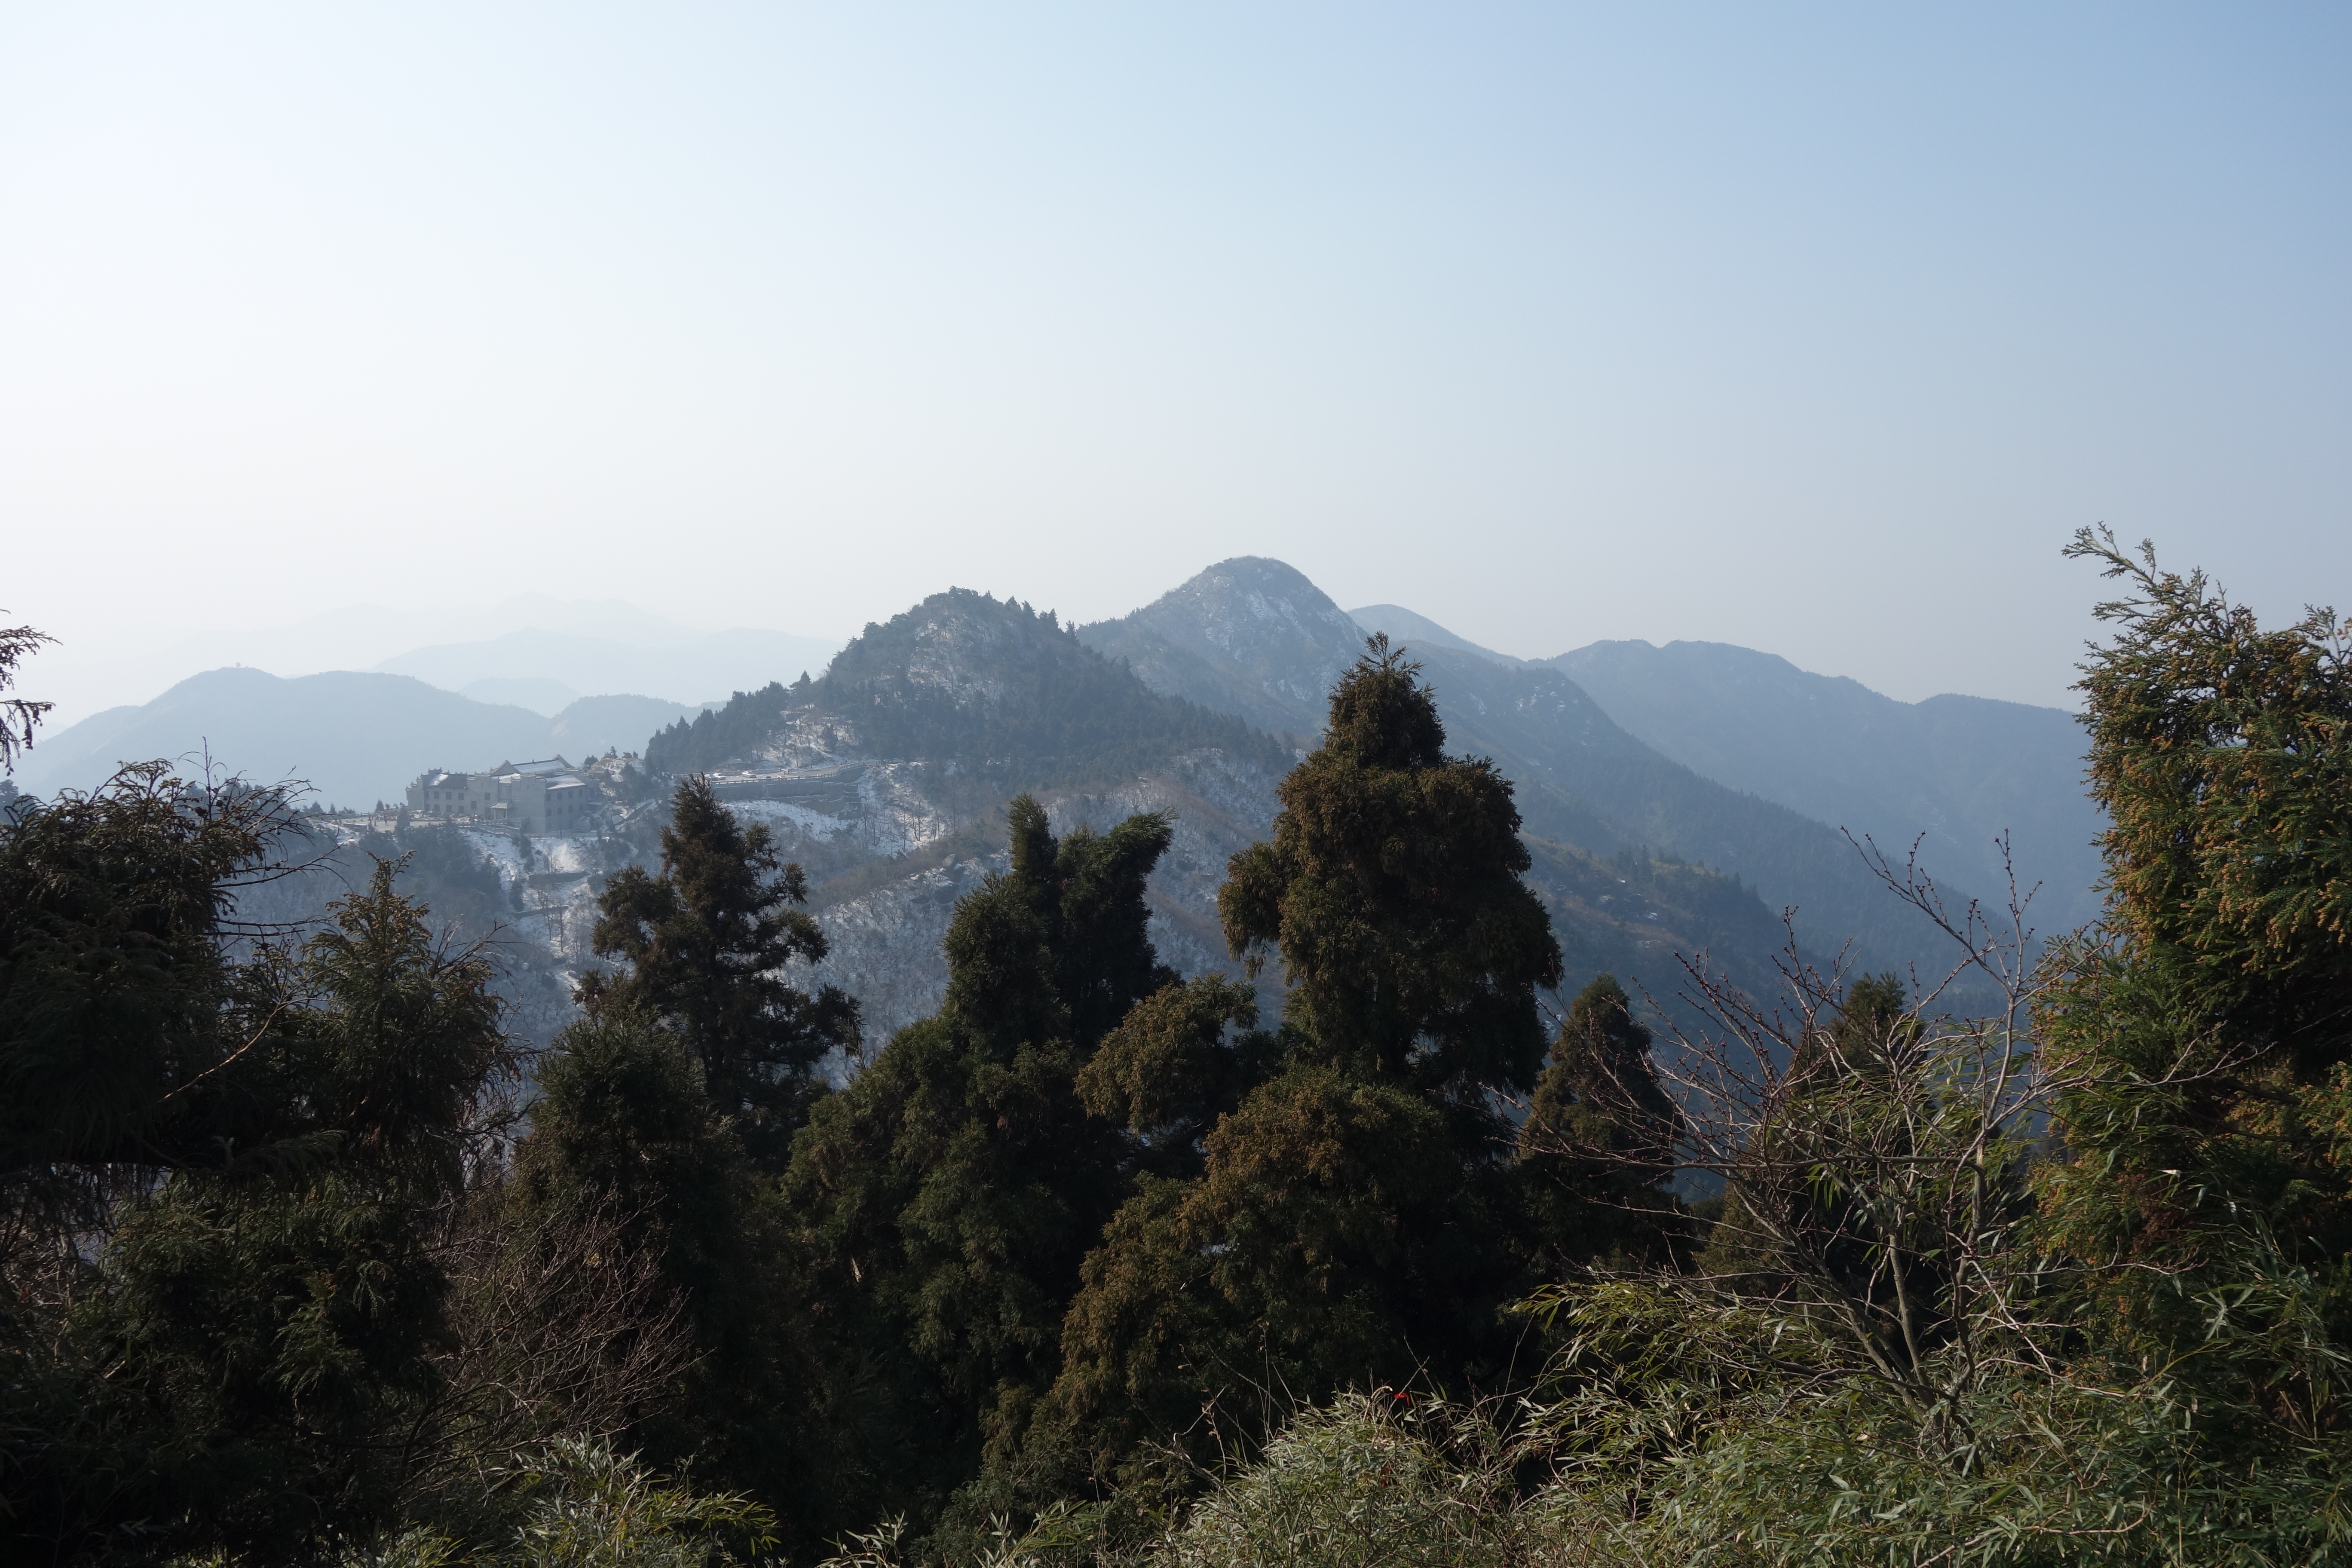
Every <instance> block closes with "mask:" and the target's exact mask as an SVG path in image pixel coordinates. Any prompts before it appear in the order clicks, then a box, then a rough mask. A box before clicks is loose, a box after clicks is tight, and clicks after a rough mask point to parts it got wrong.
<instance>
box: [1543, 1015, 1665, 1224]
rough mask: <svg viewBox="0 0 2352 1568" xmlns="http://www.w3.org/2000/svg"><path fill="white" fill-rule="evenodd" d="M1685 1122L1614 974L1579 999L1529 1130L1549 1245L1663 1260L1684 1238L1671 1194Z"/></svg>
mask: <svg viewBox="0 0 2352 1568" xmlns="http://www.w3.org/2000/svg"><path fill="white" fill-rule="evenodd" d="M1680 1125H1681V1116H1680V1113H1679V1112H1678V1111H1677V1110H1676V1109H1675V1102H1674V1098H1673V1097H1672V1096H1671V1095H1669V1094H1668V1093H1666V1091H1665V1089H1664V1086H1662V1085H1661V1084H1660V1083H1659V1082H1658V1077H1657V1072H1656V1069H1655V1068H1653V1067H1652V1066H1651V1063H1650V1031H1649V1030H1648V1029H1646V1028H1644V1027H1643V1026H1642V1025H1641V1024H1640V1023H1638V1022H1636V1021H1635V1019H1634V1017H1633V999H1632V998H1631V997H1629V996H1627V995H1626V994H1625V988H1624V987H1623V986H1622V985H1621V984H1618V983H1617V977H1616V976H1615V975H1613V974H1602V975H1600V976H1597V977H1596V978H1595V979H1594V980H1593V981H1592V983H1591V984H1589V985H1587V986H1585V988H1584V989H1583V990H1582V991H1580V992H1578V993H1577V995H1576V1000H1575V1001H1574V1002H1572V1003H1570V1005H1569V1009H1568V1016H1566V1017H1564V1018H1562V1019H1561V1020H1560V1025H1559V1034H1558V1035H1556V1036H1555V1037H1553V1039H1552V1045H1551V1057H1550V1059H1549V1061H1548V1062H1547V1063H1546V1064H1545V1067H1544V1070H1543V1076H1542V1077H1540V1078H1538V1079H1537V1080H1536V1089H1535V1094H1534V1096H1533V1098H1531V1099H1530V1100H1528V1115H1527V1120H1526V1121H1523V1122H1522V1123H1520V1126H1519V1137H1518V1142H1519V1150H1520V1159H1521V1167H1522V1175H1523V1177H1524V1178H1525V1180H1526V1181H1527V1183H1528V1189H1529V1190H1528V1202H1529V1204H1530V1205H1531V1207H1532V1209H1533V1211H1534V1214H1535V1215H1536V1216H1537V1231H1538V1235H1539V1236H1540V1237H1542V1245H1546V1246H1549V1247H1552V1248H1555V1249H1558V1251H1559V1252H1560V1253H1562V1254H1565V1255H1569V1256H1581V1257H1590V1256H1591V1255H1592V1254H1593V1253H1595V1252H1601V1251H1617V1252H1621V1253H1622V1254H1624V1255H1626V1256H1627V1257H1629V1258H1642V1259H1644V1260H1654V1259H1657V1258H1660V1257H1661V1256H1662V1255H1664V1253H1665V1252H1667V1251H1668V1250H1669V1249H1670V1248H1671V1247H1672V1245H1673V1244H1674V1243H1675V1241H1676V1240H1678V1239H1679V1238H1680V1237H1681V1234H1682V1230H1683V1225H1682V1216H1681V1214H1680V1211H1679V1209H1678V1207H1677V1205H1676V1204H1675V1199H1674V1198H1673V1196H1672V1195H1671V1194H1668V1193H1667V1192H1666V1190H1665V1184H1666V1183H1667V1181H1668V1180H1670V1179H1671V1178H1672V1177H1673V1175H1674V1172H1675V1146H1674V1145H1675V1133H1676V1131H1678V1130H1679V1128H1680Z"/></svg>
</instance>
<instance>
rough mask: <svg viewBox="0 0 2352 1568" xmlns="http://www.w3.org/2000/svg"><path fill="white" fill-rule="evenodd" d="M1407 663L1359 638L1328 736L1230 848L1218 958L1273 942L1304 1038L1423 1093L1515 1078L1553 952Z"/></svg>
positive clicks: (1534, 1057) (1479, 776)
mask: <svg viewBox="0 0 2352 1568" xmlns="http://www.w3.org/2000/svg"><path fill="white" fill-rule="evenodd" d="M1414 668H1415V667H1414V666H1412V665H1411V664H1408V663H1406V662H1404V660H1403V659H1402V657H1401V656H1400V655H1398V654H1397V653H1395V652H1393V651H1392V650H1391V649H1390V648H1389V647H1388V646H1387V643H1386V640H1385V639H1375V642H1374V651H1373V652H1372V653H1371V654H1370V655H1369V656H1367V657H1366V658H1364V659H1362V660H1360V661H1359V662H1358V664H1357V666H1356V668H1354V669H1353V670H1352V671H1350V672H1349V675H1348V677H1347V678H1346V679H1343V680H1341V681H1340V683H1339V687H1338V688H1337V689H1335V690H1334V691H1333V693H1332V697H1331V721H1330V725H1329V728H1328V732H1327V733H1328V739H1327V740H1326V742H1325V743H1324V745H1323V746H1322V748H1321V749H1319V750H1318V751H1317V752H1315V753H1314V754H1313V755H1311V756H1309V757H1308V758H1307V760H1306V761H1305V762H1303V763H1300V764H1299V765H1298V766H1297V768H1296V769H1295V770H1293V771H1292V773H1290V775H1289V776H1288V777H1287V778H1286V779H1284V780H1283V783H1282V786H1281V799H1282V812H1281V814H1280V815H1279V816H1276V819H1275V826H1274V838H1273V840H1272V842H1271V843H1266V844H1258V845H1253V846H1252V847H1249V848H1248V849H1245V850H1244V851H1243V852H1242V853H1241V854H1239V855H1236V856H1235V857H1234V864H1233V868H1232V870H1231V872H1230V874H1229V878H1228V879H1227V881H1226V883H1225V886H1224V887H1223V889H1221V890H1220V891H1219V893H1218V895H1217V908H1218V911H1219V913H1220V914H1221V915H1222V916H1223V921H1224V926H1225V934H1226V938H1227V940H1228V941H1229V942H1231V943H1232V945H1233V948H1234V952H1249V951H1252V950H1256V949H1263V948H1276V949H1278V950H1279V951H1280V952H1281V955H1282V962H1283V972H1284V975H1285V977H1286V979H1287V981H1288V982H1289V984H1290V986H1291V992H1290V1000H1289V1002H1288V1005H1287V1013H1286V1016H1287V1018H1288V1021H1289V1022H1290V1023H1291V1025H1292V1026H1294V1027H1295V1028H1296V1030H1297V1033H1298V1035H1299V1036H1300V1037H1302V1038H1303V1039H1304V1040H1306V1041H1307V1042H1311V1044H1309V1045H1308V1046H1307V1047H1306V1048H1308V1049H1311V1050H1313V1051H1315V1052H1317V1053H1319V1054H1321V1055H1322V1056H1324V1057H1325V1058H1326V1059H1328V1060H1330V1061H1332V1062H1333V1063H1335V1064H1337V1065H1339V1066H1341V1067H1343V1068H1346V1069H1347V1070H1349V1071H1350V1072H1352V1073H1356V1074H1359V1075H1362V1076H1367V1077H1373V1078H1381V1079H1392V1080H1396V1081H1399V1082H1402V1083H1410V1084H1412V1085H1414V1086H1417V1087H1422V1088H1429V1089H1458V1090H1459V1091H1460V1092H1461V1093H1463V1094H1464V1095H1465V1096H1475V1094H1476V1093H1477V1092H1478V1091H1479V1090H1480V1089H1482V1088H1484V1087H1486V1086H1489V1085H1491V1086H1494V1087H1497V1088H1507V1089H1520V1090H1524V1089H1527V1088H1528V1086H1529V1085H1530V1084H1531V1083H1532V1081H1533V1080H1534V1078H1535V1074H1536V1070H1537V1068H1538V1064H1539V1062H1540V1061H1541V1059H1542V1054H1543V1031H1542V1026H1541V1024H1540V1023H1539V1022H1538V1018H1537V1016H1536V1005H1535V989H1536V987H1538V986H1549V985H1556V984H1559V946H1558V944H1557V943H1555V942H1553V941H1552V936H1551V930H1550V924H1549V921H1548V920H1547V919H1546V917H1545V914H1544V910H1543V907H1542V905H1541V904H1540V903H1538V901H1537V900H1536V898H1535V896H1534V895H1533V894H1532V893H1530V892H1529V891H1528V889H1527V888H1526V886H1525V885H1524V884H1523V883H1522V882H1521V881H1520V874H1521V873H1523V872H1524V871H1526V870H1527V868H1528V865H1529V859H1528V851H1527V847H1526V846H1524V845H1523V844H1521V843H1520V842H1519V837H1518V829H1519V816H1518V811H1517V808H1516V807H1515V806H1514V805H1512V802H1511V785H1510V784H1509V783H1508V782H1507V780H1505V779H1504V778H1503V777H1502V775H1501V774H1500V773H1496V771H1495V768H1494V766H1493V764H1492V763H1486V762H1485V761H1482V760H1475V759H1474V760H1465V761H1455V760H1452V759H1449V758H1447V757H1446V756H1444V752H1443V746H1444V729H1443V728H1442V727H1441V726H1440V725H1439V723H1438V721H1437V712H1436V707H1435V705H1434V703H1433V702H1432V701H1431V700H1430V698H1429V695H1428V692H1427V689H1425V688H1423V687H1422V686H1420V685H1419V683H1417V682H1416V681H1415V680H1414V679H1413V670H1414Z"/></svg>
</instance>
